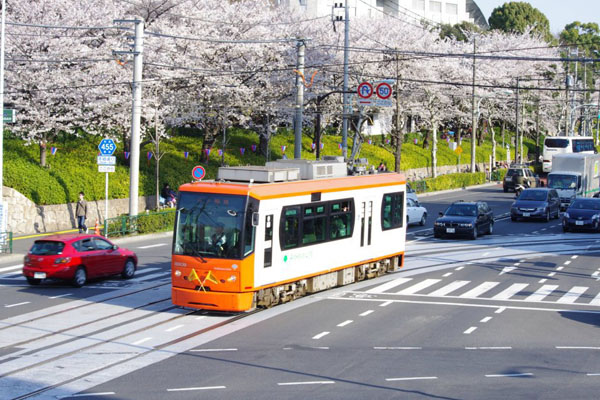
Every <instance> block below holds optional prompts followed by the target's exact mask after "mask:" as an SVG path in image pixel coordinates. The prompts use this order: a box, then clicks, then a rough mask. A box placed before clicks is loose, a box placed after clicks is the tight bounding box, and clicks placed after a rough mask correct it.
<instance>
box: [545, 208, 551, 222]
mask: <svg viewBox="0 0 600 400" xmlns="http://www.w3.org/2000/svg"><path fill="white" fill-rule="evenodd" d="M544 220H545V221H546V222H550V210H546V218H544Z"/></svg>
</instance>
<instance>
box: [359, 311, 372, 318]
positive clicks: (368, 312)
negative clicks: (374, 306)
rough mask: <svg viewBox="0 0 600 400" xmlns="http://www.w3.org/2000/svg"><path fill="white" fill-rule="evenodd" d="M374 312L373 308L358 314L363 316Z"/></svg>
mask: <svg viewBox="0 0 600 400" xmlns="http://www.w3.org/2000/svg"><path fill="white" fill-rule="evenodd" d="M372 312H373V310H368V311H365V312H364V313H362V314H358V315H360V316H361V317H366V316H367V315H369V314H371V313H372Z"/></svg>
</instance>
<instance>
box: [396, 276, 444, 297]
mask: <svg viewBox="0 0 600 400" xmlns="http://www.w3.org/2000/svg"><path fill="white" fill-rule="evenodd" d="M440 280H441V279H425V280H424V281H422V282H419V283H417V284H416V285H412V286H411V287H408V288H406V289H404V290H401V291H399V292H397V293H396V294H415V293H417V292H418V291H420V290H423V289H426V288H428V287H429V286H433V285H435V284H436V283H438V282H439V281H440Z"/></svg>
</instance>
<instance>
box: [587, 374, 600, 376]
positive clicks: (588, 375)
mask: <svg viewBox="0 0 600 400" xmlns="http://www.w3.org/2000/svg"><path fill="white" fill-rule="evenodd" d="M587 376H600V374H587Z"/></svg>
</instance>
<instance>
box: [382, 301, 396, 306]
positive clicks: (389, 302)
mask: <svg viewBox="0 0 600 400" xmlns="http://www.w3.org/2000/svg"><path fill="white" fill-rule="evenodd" d="M392 303H393V301H386V302H385V303H381V304H380V305H379V307H387V306H389V305H390V304H392Z"/></svg>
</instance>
